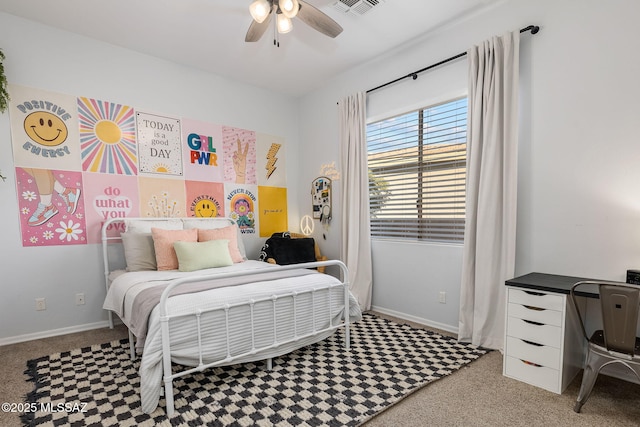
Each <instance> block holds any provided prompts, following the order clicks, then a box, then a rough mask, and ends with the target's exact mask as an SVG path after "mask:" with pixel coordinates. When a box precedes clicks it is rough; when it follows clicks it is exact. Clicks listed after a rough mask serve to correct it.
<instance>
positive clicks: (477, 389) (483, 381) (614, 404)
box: [0, 319, 640, 427]
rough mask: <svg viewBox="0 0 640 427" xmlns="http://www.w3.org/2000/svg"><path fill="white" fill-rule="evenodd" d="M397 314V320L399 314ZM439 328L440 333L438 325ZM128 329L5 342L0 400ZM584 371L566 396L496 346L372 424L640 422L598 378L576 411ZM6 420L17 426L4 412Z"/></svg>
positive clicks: (616, 383) (625, 392)
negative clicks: (55, 364) (54, 362)
mask: <svg viewBox="0 0 640 427" xmlns="http://www.w3.org/2000/svg"><path fill="white" fill-rule="evenodd" d="M396 320H397V319H396ZM438 332H442V331H438ZM126 335H127V334H126V331H125V329H124V328H123V327H117V328H116V329H114V330H109V329H99V330H94V331H87V332H81V333H77V334H70V335H65V336H60V337H53V338H47V339H41V340H36V341H30V342H25V343H19V344H13V345H8V346H2V347H0V372H2V381H0V401H2V402H21V401H24V396H25V394H26V393H28V392H29V391H31V390H32V383H28V382H26V381H25V378H26V377H25V375H24V374H23V372H24V370H25V368H26V361H27V360H30V359H34V358H37V357H40V356H44V355H48V354H52V353H56V352H60V351H65V350H70V349H73V348H79V347H86V346H88V345H92V344H99V343H104V342H107V341H111V340H114V339H121V338H124V337H126ZM579 386H580V377H579V376H578V378H576V380H575V381H574V382H573V383H572V384H571V386H570V387H569V388H568V389H567V390H566V391H565V392H564V394H562V395H556V394H554V393H551V392H548V391H545V390H542V389H539V388H536V387H532V386H529V385H527V384H524V383H521V382H519V381H515V380H512V379H509V378H505V377H503V376H502V356H501V354H500V353H499V352H491V353H489V354H487V355H485V356H483V357H481V358H480V359H479V360H477V361H475V362H473V363H471V364H470V365H468V366H466V367H464V368H462V369H461V370H459V371H457V372H455V373H453V374H452V375H449V376H447V377H445V378H443V379H441V380H439V381H436V382H434V383H432V384H429V385H428V386H427V387H425V388H423V389H422V390H420V391H418V392H416V393H414V394H412V395H410V396H409V397H407V398H406V399H404V400H403V401H401V402H400V403H399V404H397V405H395V406H393V407H391V408H389V409H388V410H386V411H385V412H383V413H381V414H380V415H378V416H377V417H375V418H374V419H372V420H370V421H369V422H367V423H366V424H365V425H366V426H367V427H373V426H385V427H386V426H394V427H404V426H407V427H409V426H410V427H414V426H527V427H529V426H532V425H536V426H542V425H544V426H607V427H616V426H640V385H637V384H632V383H627V382H624V381H620V380H617V379H614V378H608V377H603V376H601V377H600V378H599V379H598V381H597V382H596V385H595V387H594V391H593V393H592V395H591V397H590V399H589V401H587V403H586V404H585V406H584V407H583V409H582V413H580V414H576V413H575V412H573V409H572V408H573V403H574V400H575V397H576V396H577V393H578V388H579ZM0 425H1V426H20V425H21V422H20V419H19V418H18V415H17V414H12V413H4V412H0Z"/></svg>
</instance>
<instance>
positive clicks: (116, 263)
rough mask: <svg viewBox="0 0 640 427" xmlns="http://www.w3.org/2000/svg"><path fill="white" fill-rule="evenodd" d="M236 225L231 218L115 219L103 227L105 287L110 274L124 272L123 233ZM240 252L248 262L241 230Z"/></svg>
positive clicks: (239, 238)
mask: <svg viewBox="0 0 640 427" xmlns="http://www.w3.org/2000/svg"><path fill="white" fill-rule="evenodd" d="M232 224H236V222H235V221H234V220H233V219H231V218H226V217H216V218H197V217H187V218H155V217H146V218H112V219H109V220H107V221H105V223H104V224H103V225H102V229H101V240H102V256H103V262H104V275H105V285H106V287H107V289H109V283H110V282H109V274H110V273H111V272H112V271H114V270H121V269H124V268H125V266H126V261H125V257H124V250H123V247H122V237H121V234H122V233H132V234H136V233H137V234H150V233H151V228H152V227H156V228H164V229H171V230H183V229H189V228H202V229H211V228H221V227H226V226H228V225H232ZM238 249H239V250H240V253H241V254H242V256H243V257H244V258H245V259H246V251H245V247H244V243H243V241H242V234H241V233H240V230H239V229H238Z"/></svg>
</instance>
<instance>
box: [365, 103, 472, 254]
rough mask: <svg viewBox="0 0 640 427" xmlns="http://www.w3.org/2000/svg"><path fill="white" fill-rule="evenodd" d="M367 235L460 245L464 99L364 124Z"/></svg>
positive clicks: (465, 122)
mask: <svg viewBox="0 0 640 427" xmlns="http://www.w3.org/2000/svg"><path fill="white" fill-rule="evenodd" d="M367 150H368V162H369V200H370V215H371V236H372V237H382V238H385V237H386V238H396V239H397V238H400V239H411V240H430V241H446V242H462V241H463V240H464V218H465V176H466V157H467V152H466V150H467V99H466V98H462V99H457V100H454V101H450V102H446V103H443V104H439V105H435V106H431V107H428V108H423V109H420V110H418V111H413V112H410V113H406V114H402V115H400V116H396V117H391V118H389V119H385V120H381V121H379V122H375V123H371V124H369V125H367Z"/></svg>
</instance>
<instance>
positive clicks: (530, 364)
mask: <svg viewBox="0 0 640 427" xmlns="http://www.w3.org/2000/svg"><path fill="white" fill-rule="evenodd" d="M520 361H521V362H522V363H524V364H525V365H529V366H535V367H536V368H541V367H542V365H538V364H537V363H533V362H529V361H528V360H523V359H520Z"/></svg>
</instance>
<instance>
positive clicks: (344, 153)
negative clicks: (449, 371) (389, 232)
mask: <svg viewBox="0 0 640 427" xmlns="http://www.w3.org/2000/svg"><path fill="white" fill-rule="evenodd" d="M338 104H339V108H340V149H341V150H340V163H341V169H342V188H341V189H342V261H343V262H344V263H345V264H346V265H347V268H348V269H349V283H350V289H351V292H352V293H353V295H354V296H355V297H356V299H357V300H358V303H359V304H360V307H361V308H362V310H369V309H370V308H371V286H372V276H373V272H372V267H371V234H370V228H371V227H370V223H369V176H368V169H367V137H366V94H365V93H364V92H359V93H356V94H354V95H351V96H348V97H346V98H344V99H343V100H341V101H340V102H339V103H338Z"/></svg>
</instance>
